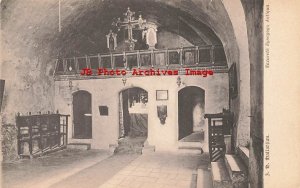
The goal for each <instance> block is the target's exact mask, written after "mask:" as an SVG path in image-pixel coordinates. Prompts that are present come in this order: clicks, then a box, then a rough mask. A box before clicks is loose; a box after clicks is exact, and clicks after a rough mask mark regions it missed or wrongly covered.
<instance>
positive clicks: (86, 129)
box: [73, 90, 92, 139]
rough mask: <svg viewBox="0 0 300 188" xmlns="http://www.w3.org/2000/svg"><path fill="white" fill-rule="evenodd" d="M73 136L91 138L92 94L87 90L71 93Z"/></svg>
mask: <svg viewBox="0 0 300 188" xmlns="http://www.w3.org/2000/svg"><path fill="white" fill-rule="evenodd" d="M73 121H74V127H73V138H77V139H91V138H92V96H91V94H90V93H89V92H87V91H83V90H82V91H77V92H75V93H73Z"/></svg>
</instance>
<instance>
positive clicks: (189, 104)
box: [178, 86, 205, 141]
mask: <svg viewBox="0 0 300 188" xmlns="http://www.w3.org/2000/svg"><path fill="white" fill-rule="evenodd" d="M204 113H205V90H203V89H202V88H200V87H196V86H188V87H184V88H183V89H181V90H179V92H178V140H186V139H188V137H189V138H191V139H192V140H190V141H203V140H204V130H205V120H204ZM194 133H197V134H194Z"/></svg>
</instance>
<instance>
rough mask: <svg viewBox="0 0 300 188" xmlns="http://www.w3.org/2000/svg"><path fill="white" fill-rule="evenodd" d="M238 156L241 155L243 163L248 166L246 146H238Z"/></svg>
mask: <svg viewBox="0 0 300 188" xmlns="http://www.w3.org/2000/svg"><path fill="white" fill-rule="evenodd" d="M237 153H238V156H240V157H241V159H242V160H243V162H244V164H245V165H246V166H247V168H249V149H248V148H246V147H238V148H237Z"/></svg>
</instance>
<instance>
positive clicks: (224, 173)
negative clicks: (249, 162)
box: [211, 155, 248, 188]
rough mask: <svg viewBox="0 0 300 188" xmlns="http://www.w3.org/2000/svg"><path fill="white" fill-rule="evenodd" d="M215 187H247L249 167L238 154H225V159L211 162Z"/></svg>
mask: <svg viewBox="0 0 300 188" xmlns="http://www.w3.org/2000/svg"><path fill="white" fill-rule="evenodd" d="M211 174H212V180H213V187H214V188H221V187H222V188H223V187H224V188H227V187H228V188H229V187H230V188H247V187H248V167H247V166H246V165H245V164H244V162H243V159H242V158H241V157H240V156H238V155H225V158H224V159H220V160H218V161H217V162H211Z"/></svg>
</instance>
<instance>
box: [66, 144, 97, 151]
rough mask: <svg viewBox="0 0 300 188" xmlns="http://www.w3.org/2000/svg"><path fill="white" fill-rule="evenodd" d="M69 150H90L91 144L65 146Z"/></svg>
mask: <svg viewBox="0 0 300 188" xmlns="http://www.w3.org/2000/svg"><path fill="white" fill-rule="evenodd" d="M67 148H69V149H80V150H90V149H91V144H89V143H69V144H68V145H67Z"/></svg>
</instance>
